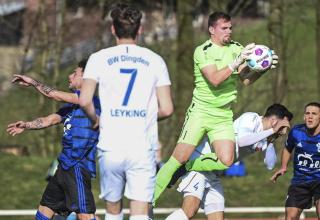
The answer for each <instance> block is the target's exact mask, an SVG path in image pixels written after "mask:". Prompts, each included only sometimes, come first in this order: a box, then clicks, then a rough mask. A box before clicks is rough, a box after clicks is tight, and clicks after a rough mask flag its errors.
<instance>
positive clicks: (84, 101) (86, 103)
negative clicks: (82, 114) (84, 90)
mask: <svg viewBox="0 0 320 220" xmlns="http://www.w3.org/2000/svg"><path fill="white" fill-rule="evenodd" d="M79 105H80V107H81V108H83V109H86V108H88V107H89V106H90V105H91V100H89V99H85V98H83V97H81V96H80V99H79Z"/></svg>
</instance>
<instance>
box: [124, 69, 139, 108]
mask: <svg viewBox="0 0 320 220" xmlns="http://www.w3.org/2000/svg"><path fill="white" fill-rule="evenodd" d="M120 73H122V74H131V78H130V81H129V84H128V87H127V91H126V94H125V96H124V99H123V102H122V105H123V106H127V105H128V102H129V98H130V95H131V91H132V88H133V85H134V81H135V80H136V76H137V69H120Z"/></svg>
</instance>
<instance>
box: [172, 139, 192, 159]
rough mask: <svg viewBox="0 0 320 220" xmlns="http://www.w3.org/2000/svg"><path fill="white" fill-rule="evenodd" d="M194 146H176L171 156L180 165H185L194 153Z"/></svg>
mask: <svg viewBox="0 0 320 220" xmlns="http://www.w3.org/2000/svg"><path fill="white" fill-rule="evenodd" d="M194 148H195V146H194V145H191V144H181V143H179V144H177V146H176V148H175V149H174V151H173V154H172V156H173V157H174V158H175V159H176V160H177V161H179V162H180V163H181V164H183V163H186V162H187V161H188V159H189V157H190V156H191V154H192V152H193V151H194Z"/></svg>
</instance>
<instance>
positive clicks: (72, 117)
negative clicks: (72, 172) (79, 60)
mask: <svg viewBox="0 0 320 220" xmlns="http://www.w3.org/2000/svg"><path fill="white" fill-rule="evenodd" d="M76 93H77V94H78V95H80V92H79V91H76ZM93 102H94V106H95V109H96V114H97V115H100V109H101V108H100V102H99V99H98V97H94V98H93ZM57 114H58V115H60V116H61V117H62V122H63V124H64V134H63V137H62V146H63V148H62V151H61V153H60V155H59V156H58V160H59V163H60V164H61V166H62V168H63V169H69V168H70V167H73V166H75V165H76V164H78V165H80V166H81V167H83V168H85V169H87V170H88V171H90V173H91V176H92V177H95V175H96V163H95V153H96V145H97V143H98V137H99V131H98V130H93V129H92V123H91V121H90V120H89V118H88V117H87V115H86V114H85V112H84V111H83V110H82V109H81V108H80V106H79V105H76V104H71V103H67V104H65V105H64V106H62V107H61V108H60V109H59V110H58V112H57Z"/></svg>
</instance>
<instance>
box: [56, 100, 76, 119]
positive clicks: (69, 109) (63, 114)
mask: <svg viewBox="0 0 320 220" xmlns="http://www.w3.org/2000/svg"><path fill="white" fill-rule="evenodd" d="M72 110H73V106H72V104H70V103H67V104H64V105H63V106H62V107H61V108H60V109H59V110H58V111H57V112H56V114H57V115H60V116H61V118H62V120H61V122H64V121H65V120H66V119H67V116H68V114H69V113H70V112H72Z"/></svg>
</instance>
